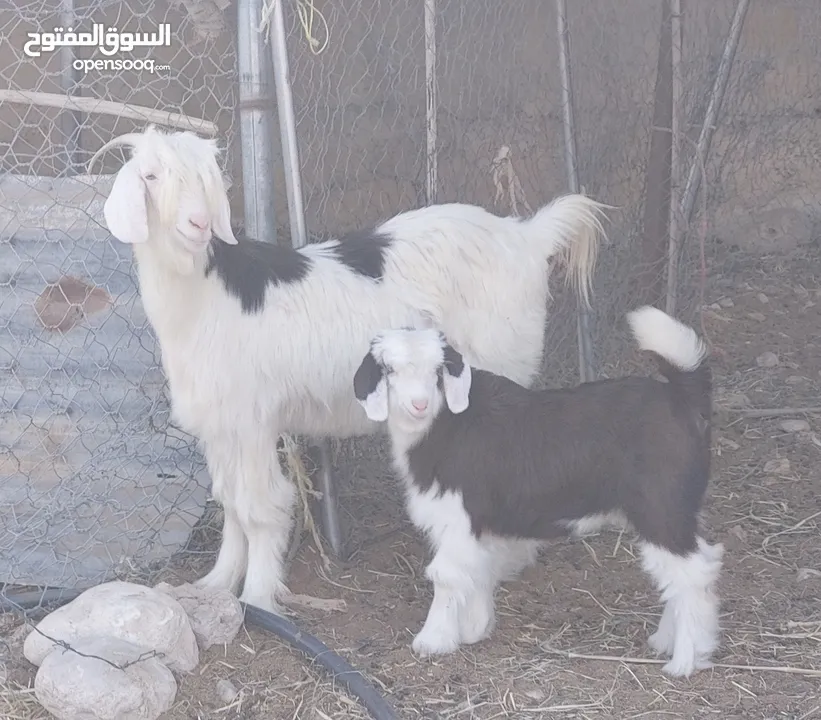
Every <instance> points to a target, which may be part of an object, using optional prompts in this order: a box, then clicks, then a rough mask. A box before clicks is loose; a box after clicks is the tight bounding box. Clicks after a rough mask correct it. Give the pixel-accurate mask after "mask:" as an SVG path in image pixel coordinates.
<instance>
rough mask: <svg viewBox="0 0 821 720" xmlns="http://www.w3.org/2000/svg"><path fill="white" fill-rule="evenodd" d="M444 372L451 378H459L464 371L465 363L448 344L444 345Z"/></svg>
mask: <svg viewBox="0 0 821 720" xmlns="http://www.w3.org/2000/svg"><path fill="white" fill-rule="evenodd" d="M444 357H445V370H447V371H448V375H450V376H451V377H459V376H460V375H461V374H462V371H463V370H464V369H465V361H464V360H463V359H462V355H461V353H458V352H457V351H456V350H454V349H453V348H452V347H451V346H450V344H448V343H447V342H446V343H445V347H444Z"/></svg>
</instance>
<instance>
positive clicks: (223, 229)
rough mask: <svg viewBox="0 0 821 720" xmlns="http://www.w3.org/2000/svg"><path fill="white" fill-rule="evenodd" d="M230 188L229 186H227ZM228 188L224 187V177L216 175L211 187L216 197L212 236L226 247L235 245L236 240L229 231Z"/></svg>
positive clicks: (232, 232) (220, 174)
mask: <svg viewBox="0 0 821 720" xmlns="http://www.w3.org/2000/svg"><path fill="white" fill-rule="evenodd" d="M229 187H230V186H229ZM227 190H228V188H227V187H226V182H225V176H224V175H223V174H222V173H218V174H217V177H216V178H215V183H214V186H213V193H214V195H215V196H216V197H214V198H213V200H214V201H215V202H216V211H215V213H214V234H215V235H216V236H217V237H218V238H219V239H220V240H222V241H223V242H224V243H225V244H227V245H236V244H237V239H236V238H235V237H234V231H233V230H232V229H231V205H230V204H229V203H228V192H227Z"/></svg>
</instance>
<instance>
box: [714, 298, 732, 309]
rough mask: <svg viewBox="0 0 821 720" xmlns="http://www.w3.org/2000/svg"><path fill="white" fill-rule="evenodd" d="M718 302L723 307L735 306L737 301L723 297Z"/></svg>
mask: <svg viewBox="0 0 821 720" xmlns="http://www.w3.org/2000/svg"><path fill="white" fill-rule="evenodd" d="M718 304H719V305H720V306H721V307H723V308H731V307H735V303H734V302H733V301H732V299H730V298H728V297H723V298H721V299H720V300H719V301H718Z"/></svg>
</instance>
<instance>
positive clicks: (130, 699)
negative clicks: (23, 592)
mask: <svg viewBox="0 0 821 720" xmlns="http://www.w3.org/2000/svg"><path fill="white" fill-rule="evenodd" d="M72 647H73V648H74V649H75V650H77V651H78V652H81V653H83V655H78V654H77V653H74V652H71V651H70V650H63V649H62V648H59V647H58V648H55V649H53V650H52V651H51V652H50V653H49V654H48V655H47V656H46V657H45V658H44V659H43V662H42V664H41V665H40V669H39V670H38V671H37V675H36V676H35V678H34V694H35V695H36V697H37V699H38V700H39V701H40V703H41V704H42V705H43V707H44V708H45V709H46V710H48V711H49V712H50V713H51V714H52V715H54V716H55V717H56V718H58V720H156V718H159V717H160V715H162V713H164V712H166V711H168V710H169V709H170V708H171V705H172V704H173V702H174V698H175V697H176V695H177V681H176V680H175V679H174V676H173V675H172V674H171V671H170V670H169V669H168V668H167V667H166V666H165V665H164V664H163V663H162V662H161V661H160V660H159V659H158V658H156V657H142V659H138V658H141V656H143V655H144V654H145V653H146V650H145V648H142V647H139V646H137V645H134V644H133V643H130V642H127V641H125V640H121V639H118V638H112V637H86V638H81V639H78V640H75V641H74V642H73V643H72ZM89 656H93V657H89ZM106 661H108V662H106ZM111 663H114V664H111ZM129 663H133V664H129ZM115 665H116V666H118V667H115ZM122 667H125V669H120V668H122Z"/></svg>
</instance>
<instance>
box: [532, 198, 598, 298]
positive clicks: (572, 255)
mask: <svg viewBox="0 0 821 720" xmlns="http://www.w3.org/2000/svg"><path fill="white" fill-rule="evenodd" d="M611 207H612V206H610V205H604V204H602V203H600V202H596V201H595V200H591V199H590V198H589V197H587V196H586V195H580V194H573V195H564V196H562V197H559V198H556V199H555V200H553V202H551V203H550V204H549V205H545V206H544V207H543V208H541V209H540V210H538V211H537V212H536V214H535V215H533V217H531V218H529V219H527V220H524V224H525V227H526V228H527V230H526V232H527V234H528V236H530V237H532V238H533V240H534V242H536V243H538V244H539V245H540V246H541V247H543V248H544V254H545V257H546V258H547V259H548V260H549V259H551V258H553V256H554V255H556V254H558V253H562V256H561V257H562V260H563V263H564V265H565V268H566V275H565V281H566V282H568V281H569V282H572V283H573V285H574V286H575V288H576V291H577V292H578V293H579V297H580V298H581V300H582V301H583V302H584V303H585V304H586V305H587V306H588V307H590V293H591V287H592V283H593V273H594V271H595V269H596V256H597V255H598V251H599V241H600V239H604V240H605V241H606V240H607V235H606V234H605V232H604V228H603V226H602V223H601V218H602V217H603V216H604V210H605V209H608V208H611Z"/></svg>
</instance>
